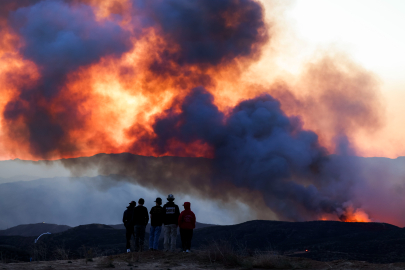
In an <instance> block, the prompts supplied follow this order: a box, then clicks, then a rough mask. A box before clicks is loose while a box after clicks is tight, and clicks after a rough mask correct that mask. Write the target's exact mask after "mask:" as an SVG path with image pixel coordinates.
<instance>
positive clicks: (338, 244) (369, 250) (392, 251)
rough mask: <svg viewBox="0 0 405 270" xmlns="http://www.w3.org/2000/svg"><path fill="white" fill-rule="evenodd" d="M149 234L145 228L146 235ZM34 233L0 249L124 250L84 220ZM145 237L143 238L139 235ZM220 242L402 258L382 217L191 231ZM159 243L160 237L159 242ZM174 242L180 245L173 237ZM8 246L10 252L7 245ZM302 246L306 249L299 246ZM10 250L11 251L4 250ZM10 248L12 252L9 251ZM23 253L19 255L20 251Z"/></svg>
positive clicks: (110, 231) (119, 235)
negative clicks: (62, 228)
mask: <svg viewBox="0 0 405 270" xmlns="http://www.w3.org/2000/svg"><path fill="white" fill-rule="evenodd" d="M148 237H149V235H148V233H146V237H145V238H146V239H145V240H147V239H148ZM34 239H35V238H34V237H22V236H0V249H2V248H4V247H6V248H5V249H7V252H8V254H9V256H14V258H17V257H18V258H20V259H21V260H27V259H28V257H27V256H28V254H30V256H32V255H31V254H32V252H33V250H35V249H36V250H46V252H43V254H46V257H44V258H42V259H55V258H58V256H59V254H58V253H57V251H58V250H59V249H63V250H64V251H66V252H68V254H69V258H72V259H73V258H80V257H84V256H86V254H88V253H89V252H90V253H92V254H93V255H97V256H101V255H112V254H118V253H123V252H124V251H125V230H119V229H114V228H112V227H111V226H107V225H101V224H89V225H83V226H78V227H74V228H71V229H69V230H67V231H64V232H61V233H56V234H51V235H45V236H43V237H41V239H40V240H39V241H38V244H36V245H34V244H33V243H34ZM145 242H146V243H147V242H148V241H145ZM213 242H216V243H217V244H221V243H222V242H226V243H228V244H230V245H231V246H232V247H233V248H234V249H239V248H241V249H244V250H246V251H248V253H249V252H251V253H253V252H254V251H255V250H261V251H274V252H276V253H279V254H285V255H289V256H301V257H309V258H312V259H316V260H322V261H329V260H337V259H345V260H348V259H350V260H360V261H368V262H374V263H390V262H401V261H402V262H404V261H405V253H404V250H405V229H403V228H399V227H396V226H393V225H390V224H385V223H343V222H335V221H312V222H281V221H263V220H256V221H249V222H245V223H242V224H237V225H229V226H210V227H205V228H201V229H198V230H195V231H194V237H193V242H192V248H194V249H198V248H204V246H207V245H210V244H212V243H213ZM160 246H161V248H162V241H161V242H160ZM177 246H178V247H180V239H179V238H178V243H177ZM13 249H14V251H15V252H14V253H13V252H12V250H13ZM305 250H308V252H305ZM10 254H11V255H10ZM13 254H14V255H13ZM24 256H25V257H24Z"/></svg>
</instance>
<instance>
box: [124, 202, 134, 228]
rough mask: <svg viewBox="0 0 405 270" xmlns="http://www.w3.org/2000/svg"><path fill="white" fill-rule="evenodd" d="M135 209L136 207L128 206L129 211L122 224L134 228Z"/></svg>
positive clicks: (126, 212)
mask: <svg viewBox="0 0 405 270" xmlns="http://www.w3.org/2000/svg"><path fill="white" fill-rule="evenodd" d="M134 208H135V206H128V207H127V210H125V211H124V215H123V216H122V222H123V223H124V226H125V227H130V226H132V227H133V226H134Z"/></svg>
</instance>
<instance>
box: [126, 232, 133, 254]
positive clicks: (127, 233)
mask: <svg viewBox="0 0 405 270" xmlns="http://www.w3.org/2000/svg"><path fill="white" fill-rule="evenodd" d="M133 234H134V230H133V229H132V230H131V227H128V228H126V231H125V237H126V238H127V249H131V237H132V235H133Z"/></svg>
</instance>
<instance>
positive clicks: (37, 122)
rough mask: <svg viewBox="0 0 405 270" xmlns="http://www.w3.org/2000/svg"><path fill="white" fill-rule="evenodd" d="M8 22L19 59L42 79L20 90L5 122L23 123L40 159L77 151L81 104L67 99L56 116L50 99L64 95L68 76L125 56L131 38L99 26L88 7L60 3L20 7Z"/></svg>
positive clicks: (116, 29)
mask: <svg viewBox="0 0 405 270" xmlns="http://www.w3.org/2000/svg"><path fill="white" fill-rule="evenodd" d="M9 21H10V26H11V27H12V28H13V29H14V31H15V32H17V33H18V34H19V35H20V37H21V38H22V39H23V45H22V47H21V48H20V53H21V55H22V56H23V57H24V58H25V59H28V60H31V61H33V62H35V63H36V65H37V66H38V69H39V70H40V73H41V78H40V79H39V80H38V81H37V82H36V84H35V85H31V86H29V87H28V88H23V89H20V94H19V96H18V99H17V100H13V101H10V102H9V103H8V104H7V105H6V107H5V110H4V118H5V119H6V121H10V122H11V123H12V122H13V121H15V120H17V119H23V121H24V123H25V125H26V128H27V131H26V132H27V133H28V134H29V138H28V140H29V142H30V151H31V152H32V153H34V154H36V155H43V156H45V157H47V154H48V153H49V152H51V151H54V150H56V149H58V150H60V147H61V146H62V148H74V145H71V142H69V139H68V137H69V131H70V130H72V129H77V128H80V127H81V126H82V125H83V124H82V119H81V115H78V113H77V112H78V110H79V108H78V106H80V102H69V100H68V101H67V102H65V103H63V104H62V106H61V107H59V108H58V109H57V112H55V111H53V110H52V108H50V107H52V105H51V104H52V99H53V98H54V97H55V96H57V95H58V93H59V92H60V91H62V90H63V87H64V83H65V82H66V79H67V77H66V76H67V74H68V73H69V72H72V71H74V70H76V69H78V68H79V67H81V66H86V65H89V64H91V63H94V62H95V61H99V60H100V58H101V57H107V56H111V55H112V56H119V55H120V54H122V53H123V52H125V51H127V50H128V49H129V48H130V43H129V42H128V37H127V36H128V35H129V33H128V32H127V31H125V30H123V29H122V28H121V27H120V26H119V25H118V24H117V23H116V22H114V21H106V22H102V23H99V22H96V18H95V15H94V13H93V10H92V9H91V8H90V7H89V6H86V5H77V6H74V7H71V6H69V5H68V4H66V3H64V2H62V1H42V2H39V3H37V4H35V5H33V6H29V7H24V8H20V9H18V10H17V11H15V12H14V13H12V14H11V16H10V20H9ZM64 144H67V145H64ZM62 151H63V150H62Z"/></svg>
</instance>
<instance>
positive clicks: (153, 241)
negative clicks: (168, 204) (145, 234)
mask: <svg viewBox="0 0 405 270" xmlns="http://www.w3.org/2000/svg"><path fill="white" fill-rule="evenodd" d="M155 203H156V206H153V207H152V209H150V212H149V213H150V233H149V249H150V250H158V245H159V237H160V233H161V231H162V224H163V207H162V206H161V205H162V199H161V198H156V201H155Z"/></svg>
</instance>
